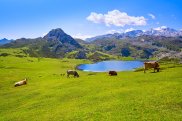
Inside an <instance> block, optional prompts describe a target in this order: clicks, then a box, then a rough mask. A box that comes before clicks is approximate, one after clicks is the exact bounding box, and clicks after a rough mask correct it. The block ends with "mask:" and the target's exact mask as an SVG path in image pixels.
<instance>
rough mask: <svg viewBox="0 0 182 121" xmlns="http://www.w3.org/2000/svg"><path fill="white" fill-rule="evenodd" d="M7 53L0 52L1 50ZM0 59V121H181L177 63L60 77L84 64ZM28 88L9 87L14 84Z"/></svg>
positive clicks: (180, 67) (181, 90)
mask: <svg viewBox="0 0 182 121" xmlns="http://www.w3.org/2000/svg"><path fill="white" fill-rule="evenodd" d="M3 51H4V52H7V50H1V53H2V52H3ZM8 52H9V53H12V55H8V56H6V57H3V56H1V57H0V101H1V103H0V120H1V121H61V120H64V121H65V120H73V121H77V120H78V121H80V120H81V121H82V120H94V121H95V120H96V121H101V120H103V121H107V120H110V121H114V120H117V121H133V120H139V121H143V120H145V121H180V120H182V74H181V72H182V65H174V64H170V63H163V64H162V65H161V68H162V70H161V72H159V73H152V70H148V71H147V73H146V74H144V73H143V72H142V71H137V72H132V71H128V72H119V73H118V76H115V77H110V76H108V74H107V73H92V72H82V71H78V73H79V74H80V78H67V77H66V76H61V75H60V74H63V73H65V72H66V70H67V69H74V68H75V66H76V65H77V64H81V63H89V61H87V60H71V59H49V58H41V59H37V58H31V57H22V58H20V57H15V56H13V53H15V54H22V53H21V51H19V50H17V51H16V52H14V51H12V50H8ZM24 78H27V79H28V84H27V85H24V86H20V87H16V88H15V87H14V83H15V82H16V81H19V80H22V79H24Z"/></svg>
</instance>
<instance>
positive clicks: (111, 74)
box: [109, 71, 118, 76]
mask: <svg viewBox="0 0 182 121" xmlns="http://www.w3.org/2000/svg"><path fill="white" fill-rule="evenodd" d="M109 75H110V76H117V75H118V74H117V72H116V71H109Z"/></svg>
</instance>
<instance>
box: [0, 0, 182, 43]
mask: <svg viewBox="0 0 182 121" xmlns="http://www.w3.org/2000/svg"><path fill="white" fill-rule="evenodd" d="M181 6H182V0H0V38H8V39H17V38H22V37H26V38H36V37H41V36H43V35H45V34H46V33H47V32H49V31H50V30H51V29H55V28H62V29H63V30H64V31H65V32H66V33H68V34H70V35H71V36H74V37H81V38H85V37H90V36H95V35H102V34H106V33H111V32H124V31H127V30H132V29H141V30H147V29H150V28H156V27H160V26H168V27H171V28H174V29H177V30H179V29H182V14H181V13H182V7H181Z"/></svg>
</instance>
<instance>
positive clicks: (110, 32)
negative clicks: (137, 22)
mask: <svg viewBox="0 0 182 121" xmlns="http://www.w3.org/2000/svg"><path fill="white" fill-rule="evenodd" d="M122 32H123V30H122V29H121V30H109V31H107V32H106V34H114V33H122Z"/></svg>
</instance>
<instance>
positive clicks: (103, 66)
mask: <svg viewBox="0 0 182 121" xmlns="http://www.w3.org/2000/svg"><path fill="white" fill-rule="evenodd" d="M142 66H143V62H142V61H115V60H112V61H101V62H97V63H94V64H81V65H79V66H77V69H78V70H82V71H91V72H107V71H132V70H134V69H136V68H139V67H142Z"/></svg>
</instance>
